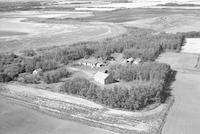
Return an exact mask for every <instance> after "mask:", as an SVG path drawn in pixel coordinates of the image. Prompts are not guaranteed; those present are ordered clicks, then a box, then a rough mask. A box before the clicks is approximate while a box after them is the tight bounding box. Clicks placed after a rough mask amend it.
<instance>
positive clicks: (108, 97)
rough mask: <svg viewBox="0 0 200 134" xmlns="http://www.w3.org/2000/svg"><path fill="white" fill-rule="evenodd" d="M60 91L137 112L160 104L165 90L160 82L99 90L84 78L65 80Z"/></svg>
mask: <svg viewBox="0 0 200 134" xmlns="http://www.w3.org/2000/svg"><path fill="white" fill-rule="evenodd" d="M61 89H62V91H64V92H67V93H69V94H75V95H79V96H82V97H85V98H87V99H89V100H93V101H95V102H97V103H101V104H104V105H107V106H109V107H112V108H120V109H128V110H138V109H142V108H144V107H145V106H147V105H148V104H152V103H155V102H161V100H162V98H163V97H162V92H163V91H164V90H165V88H164V86H163V84H162V82H159V81H154V82H151V83H149V84H147V85H142V84H140V85H137V86H132V87H131V88H130V89H127V88H125V87H120V86H115V87H113V88H111V89H101V88H100V87H98V86H97V85H95V84H94V83H92V82H90V81H89V80H87V79H85V78H74V79H71V80H67V81H66V82H65V84H64V85H63V86H62V88H61Z"/></svg>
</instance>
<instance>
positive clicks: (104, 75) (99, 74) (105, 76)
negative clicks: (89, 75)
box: [94, 72, 109, 80]
mask: <svg viewBox="0 0 200 134" xmlns="http://www.w3.org/2000/svg"><path fill="white" fill-rule="evenodd" d="M108 76H109V74H107V73H103V72H97V73H96V74H95V75H94V78H98V79H103V80H104V79H106V78H107V77H108Z"/></svg>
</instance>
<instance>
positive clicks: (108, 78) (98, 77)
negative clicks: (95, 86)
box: [94, 72, 114, 85]
mask: <svg viewBox="0 0 200 134" xmlns="http://www.w3.org/2000/svg"><path fill="white" fill-rule="evenodd" d="M94 80H95V81H96V82H98V83H100V84H103V85H106V84H110V83H113V82H114V78H113V77H112V75H110V74H108V73H103V72H97V73H96V74H95V75H94Z"/></svg>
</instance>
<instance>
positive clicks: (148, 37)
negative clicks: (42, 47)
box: [46, 28, 184, 64]
mask: <svg viewBox="0 0 200 134" xmlns="http://www.w3.org/2000/svg"><path fill="white" fill-rule="evenodd" d="M183 43H184V36H182V34H166V33H155V32H153V31H151V30H145V29H137V28H135V29H132V30H131V31H129V32H128V33H127V34H124V35H120V36H118V37H114V38H109V39H105V40H103V41H98V42H80V43H77V44H74V45H72V46H69V47H68V48H62V49H59V48H58V49H56V50H54V51H53V52H51V54H47V55H46V56H49V57H51V59H55V61H60V62H61V63H65V64H67V63H69V62H70V61H73V60H77V59H80V58H84V57H88V56H94V57H97V58H103V59H107V58H108V57H109V56H110V55H111V54H112V53H115V52H118V53H124V56H125V57H126V58H129V57H135V58H142V59H143V60H146V61H149V60H154V59H155V58H157V56H158V55H159V54H160V53H161V52H163V51H166V50H170V51H179V50H180V49H181V46H182V45H183Z"/></svg>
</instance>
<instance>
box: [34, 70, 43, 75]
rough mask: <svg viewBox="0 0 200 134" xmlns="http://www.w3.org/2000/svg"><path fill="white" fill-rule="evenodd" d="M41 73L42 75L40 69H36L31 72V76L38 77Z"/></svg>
mask: <svg viewBox="0 0 200 134" xmlns="http://www.w3.org/2000/svg"><path fill="white" fill-rule="evenodd" d="M41 73H42V69H41V68H39V69H36V70H34V71H33V75H34V76H37V75H40V74H41Z"/></svg>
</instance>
